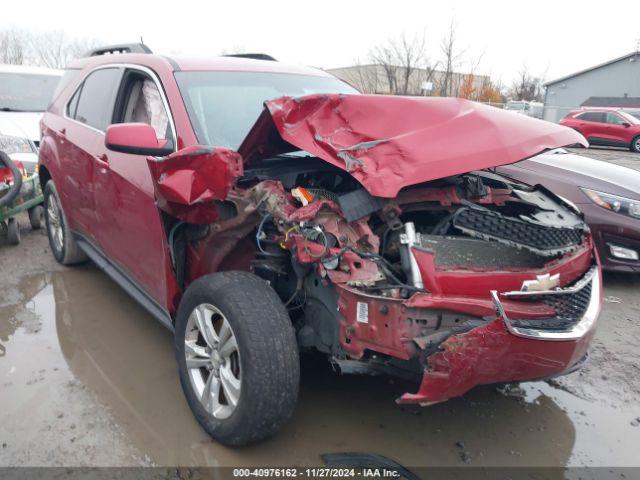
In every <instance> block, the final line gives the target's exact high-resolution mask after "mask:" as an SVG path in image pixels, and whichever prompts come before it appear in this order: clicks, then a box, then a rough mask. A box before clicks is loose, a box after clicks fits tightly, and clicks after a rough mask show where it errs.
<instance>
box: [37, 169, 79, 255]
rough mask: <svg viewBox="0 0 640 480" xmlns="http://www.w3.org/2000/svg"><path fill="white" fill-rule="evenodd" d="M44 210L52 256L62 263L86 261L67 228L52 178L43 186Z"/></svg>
mask: <svg viewBox="0 0 640 480" xmlns="http://www.w3.org/2000/svg"><path fill="white" fill-rule="evenodd" d="M44 210H45V214H44V220H45V224H46V226H47V236H48V237H49V245H50V246H51V253H53V256H54V258H55V259H56V260H57V261H58V262H59V263H61V264H62V265H73V264H76V263H81V262H84V261H86V260H87V255H86V254H85V253H84V252H83V251H82V250H81V249H80V247H79V246H78V244H77V243H76V241H75V240H74V238H73V234H72V233H71V230H70V229H69V224H68V223H67V217H66V215H65V213H64V210H62V204H61V203H60V197H59V196H58V191H57V190H56V186H55V185H54V184H53V180H49V181H48V182H47V184H46V185H45V187H44Z"/></svg>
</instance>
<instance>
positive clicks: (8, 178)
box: [0, 160, 25, 183]
mask: <svg viewBox="0 0 640 480" xmlns="http://www.w3.org/2000/svg"><path fill="white" fill-rule="evenodd" d="M13 163H14V164H15V165H16V167H18V170H20V173H22V176H24V175H25V170H24V165H22V162H20V161H18V160H13ZM0 183H13V173H11V170H9V168H8V167H0Z"/></svg>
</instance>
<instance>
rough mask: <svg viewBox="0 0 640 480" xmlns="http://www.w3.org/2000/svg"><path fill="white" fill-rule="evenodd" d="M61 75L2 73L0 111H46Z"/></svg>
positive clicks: (0, 75)
mask: <svg viewBox="0 0 640 480" xmlns="http://www.w3.org/2000/svg"><path fill="white" fill-rule="evenodd" d="M59 80H60V77H59V76H57V75H36V74H33V73H6V72H4V73H0V111H2V110H3V111H18V112H44V111H45V110H46V109H47V107H48V106H49V102H50V101H51V97H52V96H53V92H54V90H55V89H56V85H57V84H58V81H59Z"/></svg>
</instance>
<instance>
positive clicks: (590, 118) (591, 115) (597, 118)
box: [576, 112, 605, 123]
mask: <svg viewBox="0 0 640 480" xmlns="http://www.w3.org/2000/svg"><path fill="white" fill-rule="evenodd" d="M576 118H578V119H580V120H584V121H586V122H598V123H604V121H605V113H604V112H585V113H581V114H580V115H578V116H577V117H576Z"/></svg>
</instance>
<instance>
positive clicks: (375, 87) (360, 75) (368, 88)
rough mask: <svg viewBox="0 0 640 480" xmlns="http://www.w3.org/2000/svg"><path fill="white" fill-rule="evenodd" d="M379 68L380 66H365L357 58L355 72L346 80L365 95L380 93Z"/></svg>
mask: <svg viewBox="0 0 640 480" xmlns="http://www.w3.org/2000/svg"><path fill="white" fill-rule="evenodd" d="M378 68H379V67H378V65H371V64H363V63H362V62H361V61H360V59H359V58H356V59H355V61H354V68H353V72H352V73H350V74H349V78H346V79H345V80H347V81H348V82H349V83H350V84H352V85H353V86H354V87H356V88H357V89H358V90H359V91H361V92H363V93H378V92H379V91H380V90H381V88H380V87H381V85H380V83H381V82H380V78H379V77H380V76H379V73H380V72H379V69H378Z"/></svg>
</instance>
